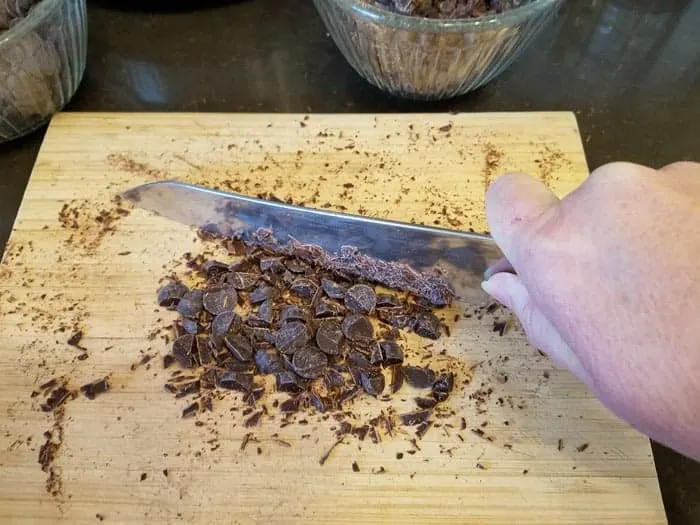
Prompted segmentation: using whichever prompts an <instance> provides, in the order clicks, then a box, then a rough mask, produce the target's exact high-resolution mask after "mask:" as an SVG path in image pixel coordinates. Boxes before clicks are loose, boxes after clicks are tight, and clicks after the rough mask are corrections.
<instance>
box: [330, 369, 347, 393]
mask: <svg viewBox="0 0 700 525" xmlns="http://www.w3.org/2000/svg"><path fill="white" fill-rule="evenodd" d="M326 384H327V385H328V388H340V387H343V386H345V377H344V376H343V374H341V373H340V372H338V371H337V370H333V369H332V368H331V369H328V370H326Z"/></svg>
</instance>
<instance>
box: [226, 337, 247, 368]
mask: <svg viewBox="0 0 700 525" xmlns="http://www.w3.org/2000/svg"><path fill="white" fill-rule="evenodd" d="M224 344H225V345H226V348H228V351H229V352H231V355H232V356H233V357H235V358H236V359H238V360H239V361H250V360H251V359H253V347H252V346H251V345H250V341H248V339H246V338H245V337H243V336H242V335H240V334H231V333H229V334H227V335H226V337H224Z"/></svg>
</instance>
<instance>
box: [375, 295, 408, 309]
mask: <svg viewBox="0 0 700 525" xmlns="http://www.w3.org/2000/svg"><path fill="white" fill-rule="evenodd" d="M401 306H402V304H401V301H400V300H399V298H398V297H396V296H395V295H390V294H386V293H380V294H377V308H401Z"/></svg>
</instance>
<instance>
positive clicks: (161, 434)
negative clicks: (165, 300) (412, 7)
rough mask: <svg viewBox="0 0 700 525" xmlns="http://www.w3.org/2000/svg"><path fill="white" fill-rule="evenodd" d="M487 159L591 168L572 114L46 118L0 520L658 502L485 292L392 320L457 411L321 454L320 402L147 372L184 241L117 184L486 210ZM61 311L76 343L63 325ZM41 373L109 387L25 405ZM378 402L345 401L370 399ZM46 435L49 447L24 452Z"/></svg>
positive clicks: (32, 193)
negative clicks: (302, 409) (314, 410)
mask: <svg viewBox="0 0 700 525" xmlns="http://www.w3.org/2000/svg"><path fill="white" fill-rule="evenodd" d="M508 170H523V171H526V172H528V173H531V174H533V175H535V176H538V177H540V178H542V179H543V180H545V181H546V182H547V183H548V184H549V185H550V186H551V187H552V188H553V190H554V191H555V192H556V193H557V194H559V195H564V194H566V193H567V192H569V191H571V190H572V189H573V188H574V187H576V186H577V185H578V184H579V183H580V182H581V181H582V180H583V179H584V178H585V177H586V175H587V173H588V169H587V166H586V162H585V159H584V153H583V149H582V144H581V140H580V136H579V132H578V129H577V124H576V121H575V118H574V116H573V115H572V114H570V113H509V114H460V115H447V114H445V115H422V114H415V115H376V116H375V115H311V116H304V115H246V114H235V115H234V114H230V115H222V114H206V115H205V114H75V113H72V114H71V113H67V114H61V115H58V116H57V117H56V118H55V119H54V121H53V122H52V124H51V126H50V128H49V130H48V133H47V135H46V138H45V141H44V144H43V146H42V148H41V151H40V153H39V156H38V159H37V162H36V165H35V168H34V171H33V174H32V176H31V179H30V181H29V185H28V187H27V190H26V194H25V197H24V202H23V203H22V206H21V209H20V212H19V216H18V218H17V221H16V224H15V229H14V231H13V234H12V237H11V240H10V242H9V244H8V246H7V249H6V253H5V256H4V259H3V263H2V266H1V267H0V366H1V367H2V370H3V371H4V376H3V379H2V381H0V408H1V409H2V414H3V418H2V421H1V422H0V467H1V472H2V475H1V476H0V484H1V485H0V487H1V489H0V519H1V520H2V522H3V523H13V524H19V523H39V522H41V523H47V522H52V523H53V522H66V523H72V524H77V523H91V524H92V523H98V522H100V521H104V522H105V523H145V522H148V523H203V524H205V523H206V524H216V523H221V524H234V523H240V524H251V523H280V524H281V523H285V524H287V523H298V522H308V521H313V522H315V523H324V524H328V523H402V524H403V523H421V524H425V523H441V524H445V523H469V524H496V523H499V524H500V523H502V524H511V523H531V524H535V523H536V524H558V525H559V524H567V523H616V524H634V525H639V524H652V523H653V524H659V523H665V522H666V520H665V516H664V511H663V506H662V502H661V497H660V493H659V487H658V483H657V479H656V475H655V469H654V464H653V459H652V455H651V450H650V446H649V442H648V440H647V439H645V438H644V437H643V436H642V435H640V434H638V433H637V432H635V431H634V430H632V429H631V428H629V427H628V426H627V425H625V424H624V423H622V422H620V421H619V420H617V419H616V418H615V417H613V416H612V415H611V414H610V413H609V412H608V411H606V410H605V409H604V408H603V407H602V406H601V405H600V403H599V402H598V401H597V400H596V399H594V398H593V397H592V396H591V395H590V394H589V393H588V392H587V391H586V389H585V388H584V387H583V386H582V385H581V384H580V383H579V382H578V381H577V380H576V379H575V378H573V377H572V376H571V375H570V374H569V373H567V372H564V371H561V370H557V369H555V368H554V367H553V366H552V364H551V363H550V361H549V360H548V359H547V358H546V357H544V356H542V355H540V354H539V353H538V352H537V351H536V350H535V349H534V348H532V347H531V346H529V345H528V344H527V342H526V340H525V338H524V336H523V334H522V331H521V330H520V329H519V328H518V327H517V325H516V326H515V327H514V328H513V329H511V330H510V331H509V332H507V333H506V334H505V335H503V336H499V334H498V333H496V332H494V331H493V324H494V320H495V319H500V320H504V319H507V318H508V313H507V312H505V311H503V310H500V309H499V310H496V311H493V312H484V311H483V309H482V310H478V309H476V308H474V307H471V306H465V305H457V306H455V308H456V309H457V310H459V311H457V313H460V314H465V313H467V314H474V313H475V310H476V315H472V317H471V318H464V317H463V318H461V319H460V320H459V321H457V322H456V323H453V324H452V326H451V328H452V330H451V332H452V335H451V337H446V338H442V339H440V340H439V341H438V342H436V343H435V345H434V346H433V347H428V348H424V347H425V346H426V345H425V341H416V340H412V339H410V337H409V340H407V341H406V344H407V345H408V346H411V348H413V349H414V353H413V354H412V355H413V356H414V357H415V356H416V355H420V354H423V355H432V356H433V358H434V359H438V360H439V359H443V360H444V359H448V360H451V362H452V363H454V364H455V366H456V367H457V368H458V369H459V370H460V371H461V372H460V373H459V375H458V379H460V381H459V386H458V387H457V391H456V392H455V393H454V394H453V395H452V397H451V399H450V401H449V403H451V405H452V408H453V409H454V411H455V416H454V418H453V419H451V420H445V421H444V422H443V423H444V424H442V425H441V426H439V427H438V426H436V427H435V428H432V429H431V430H430V431H429V432H428V433H427V434H426V435H425V437H424V438H423V440H422V441H419V442H418V446H419V447H420V450H416V449H415V447H414V446H413V445H411V444H410V442H409V440H410V439H411V438H412V437H413V433H412V430H407V429H405V428H398V429H394V430H393V436H391V437H390V436H385V437H384V439H383V440H382V442H381V443H379V444H373V443H372V442H371V441H369V440H365V441H362V442H360V441H358V440H356V439H348V440H346V441H344V442H343V443H341V444H340V445H338V446H337V447H336V448H335V449H334V450H333V452H332V454H331V455H330V456H329V458H328V460H327V461H326V463H325V464H324V465H323V466H321V465H320V464H319V458H320V457H321V456H322V455H323V454H324V452H326V451H327V450H328V449H329V447H330V445H332V444H333V443H334V442H335V436H334V433H333V427H334V426H335V427H337V423H336V422H335V421H334V420H333V418H328V419H327V420H324V419H323V418H322V417H320V416H318V415H314V414H311V415H308V417H307V420H308V424H307V425H303V424H300V423H296V424H294V425H290V426H286V427H284V428H280V419H279V417H278V415H277V414H276V412H275V411H274V410H273V409H272V407H271V406H270V411H269V415H267V416H264V417H263V418H262V420H261V422H260V424H259V425H258V426H256V427H254V428H245V427H244V426H243V425H242V424H241V421H242V419H241V414H240V413H239V412H232V411H231V409H232V407H235V406H238V405H236V403H235V400H234V397H235V396H229V397H228V398H226V399H224V400H222V401H220V402H217V403H216V404H215V406H214V410H213V411H212V412H211V413H207V414H204V415H201V416H196V417H194V418H189V419H182V418H181V417H180V416H181V412H182V409H183V407H185V406H186V405H187V404H188V401H187V400H185V399H174V398H173V396H172V395H171V394H169V393H167V392H165V391H164V387H163V385H164V383H165V381H166V379H167V377H168V376H169V374H170V372H171V370H164V369H163V365H162V357H161V356H162V355H163V354H164V353H166V352H167V347H166V344H165V342H164V341H163V339H162V338H161V336H162V335H163V334H164V333H165V332H167V330H165V331H164V330H163V327H166V326H168V325H169V323H170V322H171V321H172V319H173V318H174V316H173V314H172V312H167V311H163V310H161V309H159V308H157V305H156V303H155V291H156V289H157V288H158V286H159V280H160V279H161V278H162V277H164V276H165V275H168V274H169V273H171V272H175V273H180V274H181V273H182V272H183V271H184V270H185V268H184V266H183V264H182V262H183V253H185V252H193V253H197V252H198V251H200V250H202V249H203V241H201V240H199V239H198V238H197V236H196V235H195V233H194V232H193V231H192V230H190V229H188V228H186V227H184V226H182V225H180V224H176V223H173V222H169V221H167V220H165V219H162V218H159V217H155V216H152V215H149V214H148V213H145V212H143V211H141V210H126V211H123V212H120V211H119V204H118V203H116V202H115V201H114V196H115V195H116V194H117V193H118V192H120V191H121V190H124V189H126V188H129V187H131V186H134V185H137V184H141V183H144V182H148V181H154V180H162V179H179V180H184V181H188V182H194V183H198V184H203V185H208V186H211V187H215V188H222V189H226V190H231V191H236V192H241V193H244V194H248V195H258V194H260V195H264V196H267V197H276V198H279V199H282V200H291V201H292V202H295V203H302V204H306V205H308V206H316V207H323V208H330V209H336V210H345V211H348V212H353V213H361V214H367V215H373V216H381V217H388V218H391V219H398V220H409V221H415V222H417V223H423V224H429V225H432V224H437V225H440V226H445V227H453V228H460V229H465V230H466V229H473V230H475V231H484V230H485V229H486V224H485V220H484V215H483V205H484V202H483V200H484V194H485V191H486V188H487V187H488V185H489V183H490V182H491V181H492V180H493V179H494V178H495V177H496V176H497V175H498V174H500V173H501V172H504V171H508ZM214 251H215V253H216V255H217V256H219V257H222V258H223V257H224V256H225V255H224V254H223V252H222V251H220V250H219V251H218V252H216V249H214ZM450 315H452V314H451V313H450ZM159 329H160V330H159ZM77 332H82V334H83V337H82V339H80V341H79V342H78V343H77V344H78V346H79V347H82V348H78V347H76V346H71V345H70V344H68V340H69V339H70V338H71V336H72V335H74V334H75V333H77ZM443 350H444V355H442V356H441V355H440V352H441V351H443ZM144 355H149V356H153V359H152V360H151V361H150V362H149V363H141V360H142V359H143V356H144ZM84 356H85V357H84ZM79 357H80V359H79ZM60 375H65V376H66V377H68V378H69V382H70V385H69V386H71V387H78V386H80V385H82V384H84V383H86V382H88V381H91V380H94V379H97V378H100V377H103V376H106V375H109V376H110V381H111V384H112V388H111V390H110V391H109V392H107V393H105V394H103V395H101V396H98V397H97V398H96V399H94V400H88V399H87V398H85V397H84V396H82V395H81V396H78V397H77V398H76V399H74V400H71V401H69V402H68V403H66V404H65V410H64V411H63V412H64V413H63V414H62V415H61V414H60V413H56V414H54V413H51V412H42V411H41V409H40V404H41V402H43V396H42V395H41V394H39V395H37V396H36V397H32V392H33V391H37V390H38V385H40V384H42V383H44V382H46V381H48V380H49V379H51V378H53V377H56V376H60ZM465 378H469V379H470V382H469V384H464V381H463V380H464V379H465ZM412 395H414V394H413V393H412V392H409V391H407V392H405V393H404V395H403V396H402V397H404V398H409V401H410V398H411V396H412ZM397 402H400V401H397ZM266 403H268V404H269V401H266ZM378 403H379V402H377V401H375V402H374V403H369V402H364V405H363V404H362V403H359V404H358V406H357V407H356V410H364V411H365V412H366V413H367V414H371V413H372V411H375V412H376V411H378V410H379V409H383V408H386V404H384V405H382V406H381V407H378V406H377V404H378ZM354 410H355V409H354ZM461 418H464V424H462V423H461ZM450 425H451V426H450ZM462 427H465V428H462ZM477 429H478V431H477ZM479 431H480V432H483V435H479ZM45 432H48V434H46V435H45V434H44V433H45ZM246 434H249V436H248V438H247V443H246V446H245V447H244V448H243V447H242V444H243V442H244V441H245V439H244V436H246ZM47 436H48V437H47ZM47 439H48V441H50V442H51V443H54V445H55V446H54V448H55V458H54V459H53V461H51V462H50V463H48V464H46V465H45V471H44V470H42V467H41V466H40V464H39V463H38V457H39V454H40V450H41V448H42V445H45V443H46V442H47ZM44 450H47V449H46V448H45V447H44ZM354 462H355V463H356V468H355V469H353V463H354ZM355 470H359V471H357V472H356V471H355Z"/></svg>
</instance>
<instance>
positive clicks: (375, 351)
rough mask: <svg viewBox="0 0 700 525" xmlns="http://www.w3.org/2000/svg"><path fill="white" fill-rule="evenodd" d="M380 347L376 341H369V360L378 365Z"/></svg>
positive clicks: (380, 354) (380, 360)
mask: <svg viewBox="0 0 700 525" xmlns="http://www.w3.org/2000/svg"><path fill="white" fill-rule="evenodd" d="M382 359H383V358H382V349H381V347H380V346H379V343H378V342H377V341H372V342H370V343H369V362H370V363H372V364H373V365H378V364H380V363H381V362H382Z"/></svg>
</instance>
